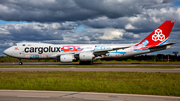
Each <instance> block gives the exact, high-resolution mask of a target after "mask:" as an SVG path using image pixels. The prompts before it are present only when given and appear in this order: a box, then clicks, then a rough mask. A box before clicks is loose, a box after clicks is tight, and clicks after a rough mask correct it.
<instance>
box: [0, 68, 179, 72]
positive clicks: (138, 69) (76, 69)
mask: <svg viewBox="0 0 180 101" xmlns="http://www.w3.org/2000/svg"><path fill="white" fill-rule="evenodd" d="M0 71H108V72H122V71H123V72H165V73H180V68H175V69H148V68H73V67H72V68H0Z"/></svg>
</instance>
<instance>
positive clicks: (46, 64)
mask: <svg viewBox="0 0 180 101" xmlns="http://www.w3.org/2000/svg"><path fill="white" fill-rule="evenodd" d="M93 65H95V66H96V65H108V66H144V65H145V66H180V64H140V63H132V64H101V63H94V64H93ZM0 66H79V64H71V63H64V64H54V63H51V62H23V65H19V64H18V63H17V62H15V63H4V64H0Z"/></svg>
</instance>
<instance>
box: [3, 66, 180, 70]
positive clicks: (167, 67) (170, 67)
mask: <svg viewBox="0 0 180 101" xmlns="http://www.w3.org/2000/svg"><path fill="white" fill-rule="evenodd" d="M0 68H162V69H163V68H164V69H172V68H180V66H148V65H144V66H118V65H114V66H113V65H109V66H108V65H107V66H106V65H69V66H68V65H66V66H64V65H59V66H58V65H57V66H53V65H52V66H19V65H18V66H0Z"/></svg>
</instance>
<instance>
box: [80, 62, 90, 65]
mask: <svg viewBox="0 0 180 101" xmlns="http://www.w3.org/2000/svg"><path fill="white" fill-rule="evenodd" d="M79 64H80V65H92V64H93V61H80V62H79Z"/></svg>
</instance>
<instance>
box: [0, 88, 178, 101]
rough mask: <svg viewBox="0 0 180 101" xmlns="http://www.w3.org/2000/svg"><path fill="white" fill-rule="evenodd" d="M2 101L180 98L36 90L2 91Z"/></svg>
mask: <svg viewBox="0 0 180 101" xmlns="http://www.w3.org/2000/svg"><path fill="white" fill-rule="evenodd" d="M0 101H180V97H173V96H156V95H138V94H117V93H94V92H67V91H35V90H0Z"/></svg>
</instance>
